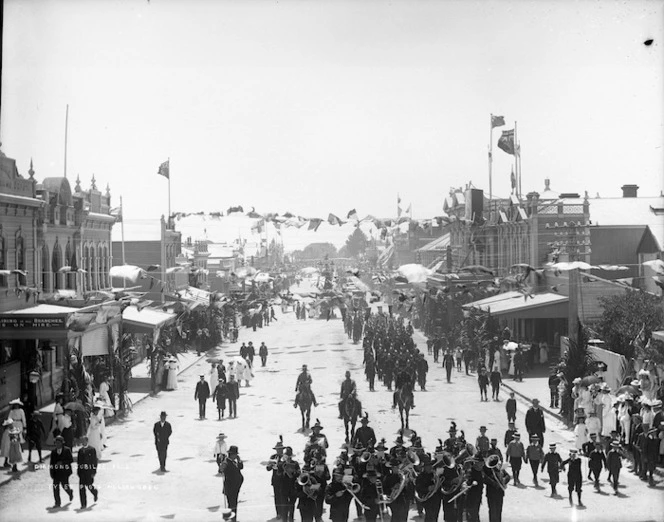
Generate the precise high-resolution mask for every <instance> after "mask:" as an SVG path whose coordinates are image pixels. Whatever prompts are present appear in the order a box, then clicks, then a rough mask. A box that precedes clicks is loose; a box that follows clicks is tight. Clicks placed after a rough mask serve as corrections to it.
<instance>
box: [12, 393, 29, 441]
mask: <svg viewBox="0 0 664 522" xmlns="http://www.w3.org/2000/svg"><path fill="white" fill-rule="evenodd" d="M9 405H10V406H11V408H12V409H11V410H9V415H8V418H10V419H11V420H13V421H14V428H15V429H18V430H19V440H20V442H21V444H23V443H24V442H25V437H24V435H25V433H26V430H27V428H28V421H27V420H26V419H25V412H24V411H23V403H22V402H21V400H20V399H14V400H13V401H10V403H9Z"/></svg>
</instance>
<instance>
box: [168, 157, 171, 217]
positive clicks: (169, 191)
mask: <svg viewBox="0 0 664 522" xmlns="http://www.w3.org/2000/svg"><path fill="white" fill-rule="evenodd" d="M168 229H169V230H171V157H170V156H169V157H168Z"/></svg>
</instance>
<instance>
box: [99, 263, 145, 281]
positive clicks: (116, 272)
mask: <svg viewBox="0 0 664 522" xmlns="http://www.w3.org/2000/svg"><path fill="white" fill-rule="evenodd" d="M143 274H145V270H143V269H142V268H139V267H137V266H134V265H118V266H112V267H111V268H110V270H109V271H108V275H110V276H111V277H117V278H120V279H127V280H129V281H131V282H132V283H135V282H136V281H138V280H139V279H140V278H141V277H142V276H143Z"/></svg>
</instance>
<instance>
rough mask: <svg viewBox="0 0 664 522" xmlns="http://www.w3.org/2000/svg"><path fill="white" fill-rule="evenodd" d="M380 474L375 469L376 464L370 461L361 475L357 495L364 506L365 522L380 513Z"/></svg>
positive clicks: (370, 521)
mask: <svg viewBox="0 0 664 522" xmlns="http://www.w3.org/2000/svg"><path fill="white" fill-rule="evenodd" d="M381 476H382V475H381V473H380V472H379V471H377V470H376V466H375V465H374V464H372V463H368V464H367V467H366V471H365V472H364V474H363V475H362V481H361V482H360V493H359V495H358V496H359V497H360V500H361V501H362V504H364V506H365V510H364V517H365V519H366V521H367V522H375V521H376V518H378V515H379V514H380V507H381V506H380V504H379V501H380V500H381V498H380V494H381V492H382V491H383V486H382V483H381Z"/></svg>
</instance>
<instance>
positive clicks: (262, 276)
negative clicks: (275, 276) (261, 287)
mask: <svg viewBox="0 0 664 522" xmlns="http://www.w3.org/2000/svg"><path fill="white" fill-rule="evenodd" d="M270 279H272V278H271V277H270V274H268V273H267V272H259V273H258V274H256V277H254V281H256V282H257V283H267V282H269V281H270Z"/></svg>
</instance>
